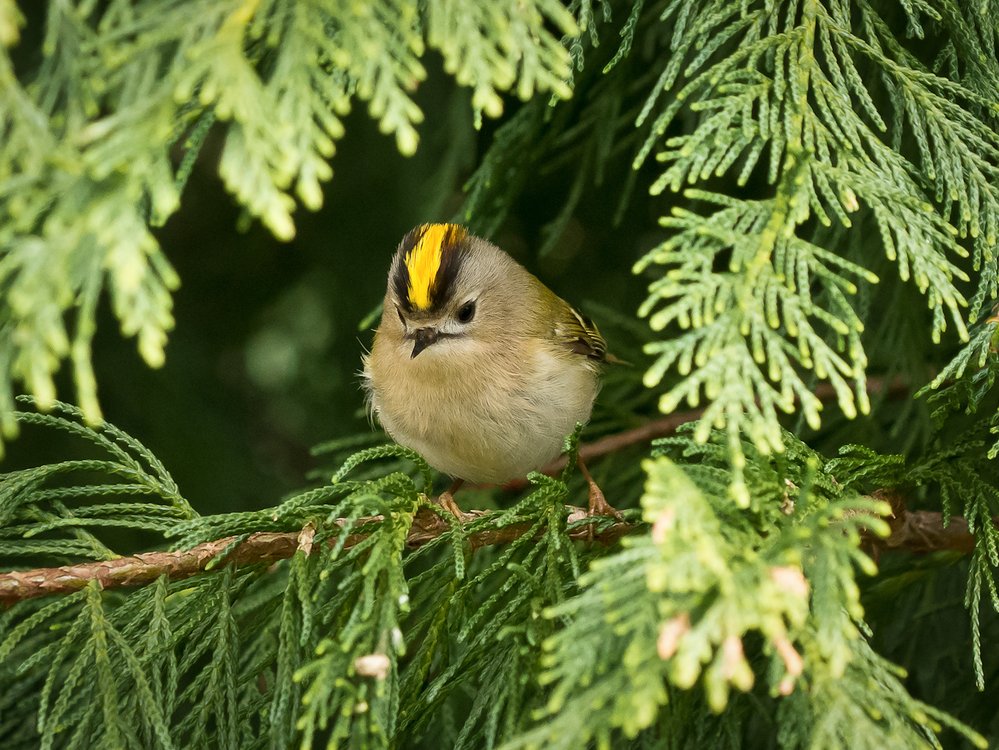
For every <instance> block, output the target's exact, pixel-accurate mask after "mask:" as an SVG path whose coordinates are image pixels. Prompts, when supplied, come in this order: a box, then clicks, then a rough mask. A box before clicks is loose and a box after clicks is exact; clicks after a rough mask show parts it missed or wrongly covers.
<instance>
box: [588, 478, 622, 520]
mask: <svg viewBox="0 0 999 750" xmlns="http://www.w3.org/2000/svg"><path fill="white" fill-rule="evenodd" d="M589 485H590V501H589V505H588V510H587V515H589V516H613V517H614V518H616V519H617V520H618V521H622V520H624V516H622V515H621V513H620V511H618V509H617V508H615V507H614V506H613V505H611V504H610V503H608V502H607V498H606V497H604V493H603V490H601V489H600V487H598V486H597V483H596V482H594V481H593V480H592V479H591V480H589Z"/></svg>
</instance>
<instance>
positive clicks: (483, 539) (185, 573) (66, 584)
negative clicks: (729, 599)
mask: <svg viewBox="0 0 999 750" xmlns="http://www.w3.org/2000/svg"><path fill="white" fill-rule="evenodd" d="M566 510H567V511H568V513H569V516H568V520H569V522H570V523H571V522H574V521H577V520H580V519H582V518H585V517H586V510H585V509H584V508H576V507H574V506H568V507H567V509H566ZM493 512H494V511H492V512H491V511H473V512H472V513H466V514H464V515H465V518H466V519H470V518H481V517H483V516H488V515H490V514H491V513H493ZM381 520H382V517H381V516H368V517H366V518H361V519H358V520H357V521H356V522H355V525H359V526H362V527H363V526H365V525H368V524H372V523H378V522H380V521H381ZM341 523H342V521H341ZM531 526H532V524H529V523H518V524H512V525H509V526H503V527H499V528H494V529H482V530H479V531H474V532H472V533H471V534H469V536H468V541H469V544H470V545H471V547H472V549H473V550H475V549H479V548H480V547H488V546H491V545H494V544H507V543H509V542H512V541H513V540H514V539H517V538H519V537H521V536H523V535H524V534H526V533H527V532H528V531H529V530H530V529H531ZM448 528H449V526H448V523H447V522H446V521H444V520H443V519H442V518H441V517H440V516H439V515H437V514H436V513H434V512H433V511H431V510H429V509H428V508H422V509H420V511H419V512H418V513H417V514H416V518H415V519H414V521H413V526H412V528H411V529H410V530H409V536H408V537H407V539H406V544H407V545H408V546H409V547H412V548H415V547H420V546H422V545H424V544H427V543H428V542H430V541H432V540H434V539H436V538H437V537H439V536H441V535H442V534H443V533H444V532H446V531H447V530H448ZM636 528H639V525H637V524H629V523H625V522H623V521H617V522H614V523H612V524H610V525H608V526H606V527H605V528H603V529H601V530H600V531H593V530H592V529H591V526H590V525H586V526H582V527H578V528H574V529H572V530H570V531H569V536H570V537H571V538H572V539H580V540H592V541H597V542H602V543H604V544H609V543H611V542H613V541H615V540H617V539H618V538H620V537H621V536H623V535H624V534H627V533H628V532H630V531H633V530H634V529H636ZM314 535H315V529H313V528H312V527H306V529H304V530H303V531H287V532H270V531H263V532H259V533H256V534H251V535H250V536H249V537H248V538H247V539H246V540H244V541H243V542H240V543H239V544H237V545H236V546H235V547H234V548H233V549H232V550H230V551H229V553H228V554H227V555H226V556H225V560H224V562H225V563H226V564H232V565H237V566H241V565H260V564H267V563H273V562H277V561H278V560H284V559H287V558H289V557H291V556H292V555H294V554H295V551H296V550H298V549H302V550H303V551H305V552H306V554H309V552H310V551H311V549H312V537H313V536H314ZM367 536H368V535H367V534H363V533H357V534H351V535H349V536H348V537H347V539H346V541H345V544H344V546H345V547H353V546H354V545H356V544H358V543H359V542H361V541H362V540H363V539H365V538H367ZM235 541H236V537H234V536H229V537H225V538H224V539H216V540H215V541H212V542H205V543H204V544H199V545H198V546H196V547H192V548H191V549H189V550H182V551H180V552H142V553H140V554H137V555H133V556H130V557H119V558H116V559H114V560H102V561H99V562H88V563H79V564H77V565H63V566H60V567H57V568H35V569H34V570H25V571H11V572H9V573H0V603H3V604H8V605H9V604H13V603H14V602H16V601H19V600H21V599H31V598H34V597H37V596H46V595H49V594H69V593H72V592H74V591H78V590H80V589H82V588H84V587H85V586H86V585H87V584H88V583H89V582H90V581H91V580H94V579H96V580H98V581H99V582H100V584H101V586H102V587H103V588H106V589H110V588H119V587H124V586H144V585H146V584H149V583H152V582H153V581H155V580H156V579H157V578H159V577H160V576H161V575H165V576H167V577H168V578H170V579H171V580H180V579H183V578H190V577H191V576H193V575H196V574H198V573H201V572H203V571H205V570H206V569H207V568H208V565H209V563H210V562H211V561H212V560H215V559H216V558H217V557H218V556H219V555H220V554H221V553H222V552H224V551H225V550H226V548H227V547H229V546H230V545H232V544H233V543H234V542H235ZM331 543H332V542H331Z"/></svg>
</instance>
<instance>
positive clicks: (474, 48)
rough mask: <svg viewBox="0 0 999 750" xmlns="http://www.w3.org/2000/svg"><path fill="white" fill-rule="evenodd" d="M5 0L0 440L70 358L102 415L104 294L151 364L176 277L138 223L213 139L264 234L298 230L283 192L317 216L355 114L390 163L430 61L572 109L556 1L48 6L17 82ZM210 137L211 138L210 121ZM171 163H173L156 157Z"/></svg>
mask: <svg viewBox="0 0 999 750" xmlns="http://www.w3.org/2000/svg"><path fill="white" fill-rule="evenodd" d="M20 18H21V16H20V14H19V12H18V10H17V7H16V5H14V4H13V3H11V2H4V3H2V4H0V289H2V290H3V295H2V300H3V301H2V304H0V427H2V431H3V433H4V434H5V435H6V436H8V437H9V436H11V435H12V434H13V433H14V431H15V429H16V423H15V422H14V421H13V418H12V414H13V404H12V401H11V394H12V392H13V391H14V389H15V386H16V383H17V382H18V381H21V382H23V383H24V385H25V386H26V387H27V389H28V391H29V392H30V393H32V394H33V395H34V396H35V397H36V398H37V399H38V400H39V402H40V403H42V404H46V405H51V404H52V403H53V401H54V398H55V385H54V382H53V374H54V373H55V372H56V371H57V370H58V369H59V367H60V365H61V364H62V362H63V361H64V360H65V359H67V358H68V359H69V360H70V362H71V365H72V369H73V374H74V377H75V380H76V387H77V398H78V400H79V402H80V404H81V405H82V408H83V411H84V413H85V414H86V415H87V418H88V419H89V420H91V421H98V420H99V419H100V415H101V412H100V408H99V405H98V402H97V397H96V382H95V377H94V374H93V370H92V366H91V341H92V338H93V335H94V329H95V320H96V308H97V303H98V300H99V299H100V297H101V293H102V291H105V290H106V291H107V293H108V294H109V296H110V298H111V303H112V306H113V308H114V312H115V315H116V316H117V318H118V320H119V322H120V324H121V331H122V333H123V335H125V336H137V337H138V344H139V350H140V352H141V354H142V356H143V358H144V359H145V360H146V362H147V363H148V364H149V365H151V366H153V367H156V366H159V365H160V364H161V363H162V362H163V358H164V351H163V347H164V345H165V343H166V338H167V333H168V331H169V330H170V329H171V328H172V326H173V315H172V297H171V294H172V292H173V291H174V290H175V289H176V288H177V286H178V284H179V279H178V278H177V275H176V273H175V272H174V270H173V269H172V267H171V265H170V263H169V261H168V260H167V258H166V256H165V255H164V254H163V252H162V250H161V248H160V246H159V243H158V242H157V240H156V237H155V236H154V235H153V233H152V231H151V227H153V226H160V225H162V224H163V223H164V222H165V221H166V220H167V219H168V218H169V217H170V216H171V215H173V214H174V213H175V212H176V211H177V209H178V207H179V206H180V196H181V191H182V190H183V188H184V183H185V181H186V179H187V177H188V175H189V173H190V169H191V165H192V164H193V161H194V159H195V158H196V157H197V155H198V153H199V152H200V151H201V149H202V147H203V146H204V144H205V143H206V140H207V139H208V137H209V135H210V134H214V137H216V138H218V139H220V140H221V158H220V159H219V164H218V172H219V176H220V177H221V178H222V181H223V182H224V183H225V186H226V188H227V189H228V190H229V192H230V193H232V195H233V196H235V198H236V199H237V200H238V201H239V203H240V204H241V205H242V206H243V208H244V209H245V210H246V211H247V213H248V214H249V215H252V216H253V217H256V218H259V219H260V220H261V221H262V222H263V223H264V224H265V225H266V226H267V227H268V228H269V229H270V230H271V232H273V233H274V235H275V236H276V237H278V238H280V239H284V240H287V239H290V238H291V237H292V236H293V235H294V233H295V224H294V220H293V219H292V213H293V212H294V210H295V208H296V199H297V201H298V202H300V203H301V204H302V205H303V206H305V207H306V208H308V209H310V210H316V209H318V208H319V207H320V206H321V205H322V200H323V198H322V183H324V182H325V181H327V180H329V179H330V177H331V176H332V174H333V172H332V169H331V167H330V165H329V161H328V160H329V158H330V157H331V156H332V155H333V153H334V151H335V142H336V141H337V140H338V139H339V138H341V137H342V135H343V131H344V128H343V122H342V117H343V116H344V115H345V114H346V113H347V112H348V111H349V110H350V108H351V106H352V105H353V103H354V102H355V101H360V102H363V103H365V104H366V105H367V108H368V111H369V113H370V115H371V116H372V117H373V118H374V119H375V120H377V121H378V126H379V128H380V129H381V130H382V131H383V132H385V133H390V134H392V135H394V136H395V139H396V144H397V146H398V148H399V150H400V151H401V152H402V153H404V154H411V153H413V151H415V149H416V147H417V143H418V140H419V136H418V133H417V130H416V128H417V126H418V124H419V123H420V121H421V120H422V119H423V113H422V112H421V110H420V108H419V107H418V106H417V104H416V103H415V101H414V100H413V92H414V90H415V89H416V87H417V85H418V84H419V82H420V81H422V80H423V79H424V78H425V77H426V69H425V67H424V65H423V63H422V62H421V59H422V57H423V56H424V55H425V54H426V51H427V49H428V48H429V49H433V50H436V51H437V52H439V53H440V54H441V56H442V57H443V60H444V67H445V69H446V70H448V71H449V72H451V73H452V74H453V75H454V76H455V78H456V79H457V81H458V82H459V83H461V84H462V85H467V86H469V87H471V89H472V106H473V108H474V109H475V111H476V112H481V111H485V112H486V113H487V114H489V115H490V116H493V117H495V116H498V115H499V114H500V113H501V112H502V110H503V100H502V98H501V94H503V93H505V92H507V91H511V90H512V91H514V92H515V93H516V94H517V96H519V97H520V98H522V99H528V98H531V97H532V96H535V95H536V94H538V93H547V92H550V93H552V94H553V95H555V96H559V97H565V96H569V94H570V88H569V85H568V83H567V81H568V78H569V74H570V58H569V53H568V51H567V50H566V49H565V48H564V47H563V46H562V44H561V43H560V41H559V39H560V36H561V35H572V34H574V33H576V24H575V21H574V19H573V17H572V15H571V14H570V13H568V12H567V11H566V9H565V8H564V7H563V6H562V5H561V4H560V3H558V2H556V1H555V0H536V1H535V2H530V3H526V4H525V3H523V2H520V1H519V0H517V1H516V2H514V1H510V2H505V3H476V4H474V5H473V6H470V7H469V6H466V4H462V3H454V2H452V1H451V0H434V1H433V2H429V3H415V2H408V1H407V0H381V1H380V2H364V3H347V4H343V3H335V2H317V3H300V2H293V1H291V0H226V1H225V2H205V1H204V0H185V1H182V2H170V3H163V2H160V1H159V0H149V1H147V2H140V3H134V2H132V0H114V1H113V2H110V3H101V4H97V3H93V2H89V0H82V1H78V2H75V1H68V2H62V1H59V2H52V3H50V4H49V8H48V15H47V18H46V19H45V39H44V42H43V44H42V49H41V52H42V61H41V64H40V67H39V69H38V70H37V72H36V73H35V74H34V75H33V77H32V78H31V80H30V82H27V83H26V82H23V80H19V78H18V76H17V75H16V71H15V68H14V65H13V62H12V58H11V56H10V54H9V52H8V50H7V49H5V47H4V45H13V44H14V43H16V42H17V39H18V24H19V19H20ZM215 122H220V123H222V125H221V126H218V127H215V128H213V123H215ZM174 148H179V150H180V151H181V152H182V153H184V154H185V156H184V157H183V160H182V161H181V162H180V164H179V165H176V166H175V163H174V161H173V159H172V155H171V150H172V149H174Z"/></svg>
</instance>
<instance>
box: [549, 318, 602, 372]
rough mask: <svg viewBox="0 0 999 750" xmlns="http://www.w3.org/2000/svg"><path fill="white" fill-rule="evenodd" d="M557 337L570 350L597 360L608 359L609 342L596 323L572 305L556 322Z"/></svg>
mask: <svg viewBox="0 0 999 750" xmlns="http://www.w3.org/2000/svg"><path fill="white" fill-rule="evenodd" d="M555 338H556V340H557V341H558V342H559V343H560V344H562V345H563V346H565V347H566V348H567V349H569V350H570V351H572V352H574V353H576V354H579V355H581V356H584V357H588V358H589V359H593V360H596V361H597V362H605V361H607V342H606V341H604V337H603V336H601V335H600V330H599V329H598V328H597V326H596V324H595V323H594V322H593V321H592V320H590V319H589V318H588V317H586V316H585V315H583V314H581V313H579V312H578V311H576V309H575V308H573V307H572V306H571V305H568V304H566V305H565V312H564V314H562V315H560V316H559V320H558V322H556V324H555Z"/></svg>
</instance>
